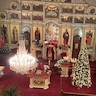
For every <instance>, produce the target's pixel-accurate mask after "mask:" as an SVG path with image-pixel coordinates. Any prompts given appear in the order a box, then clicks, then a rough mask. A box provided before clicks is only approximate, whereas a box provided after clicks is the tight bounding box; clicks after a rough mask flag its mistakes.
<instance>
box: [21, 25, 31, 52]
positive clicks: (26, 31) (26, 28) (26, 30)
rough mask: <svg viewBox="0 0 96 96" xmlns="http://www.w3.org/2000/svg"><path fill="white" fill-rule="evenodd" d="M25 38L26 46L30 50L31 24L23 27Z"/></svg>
mask: <svg viewBox="0 0 96 96" xmlns="http://www.w3.org/2000/svg"><path fill="white" fill-rule="evenodd" d="M22 33H23V38H24V40H25V47H26V49H27V50H28V52H30V46H31V28H30V27H29V26H24V27H23V28H22Z"/></svg>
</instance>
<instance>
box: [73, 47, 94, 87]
mask: <svg viewBox="0 0 96 96" xmlns="http://www.w3.org/2000/svg"><path fill="white" fill-rule="evenodd" d="M72 76H73V79H72V85H75V86H77V87H83V86H87V87H91V84H92V83H91V75H90V65H89V58H88V52H87V48H85V47H84V48H82V49H81V51H80V53H79V56H78V60H77V62H76V63H75V64H74V67H73V70H72Z"/></svg>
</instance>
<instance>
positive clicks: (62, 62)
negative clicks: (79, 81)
mask: <svg viewBox="0 0 96 96" xmlns="http://www.w3.org/2000/svg"><path fill="white" fill-rule="evenodd" d="M65 62H66V61H65V60H64V59H60V60H58V61H57V62H56V64H55V66H57V67H59V66H60V65H61V64H64V63H65Z"/></svg>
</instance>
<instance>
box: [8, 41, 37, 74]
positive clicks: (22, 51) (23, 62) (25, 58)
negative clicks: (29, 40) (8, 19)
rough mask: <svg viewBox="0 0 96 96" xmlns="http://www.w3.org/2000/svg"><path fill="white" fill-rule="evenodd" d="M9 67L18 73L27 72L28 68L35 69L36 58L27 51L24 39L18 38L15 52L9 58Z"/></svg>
mask: <svg viewBox="0 0 96 96" xmlns="http://www.w3.org/2000/svg"><path fill="white" fill-rule="evenodd" d="M9 65H10V69H11V70H12V71H15V72H16V73H20V74H27V72H28V71H29V70H35V69H36V67H37V65H38V64H37V60H36V58H35V57H33V56H32V55H31V54H29V53H27V50H26V48H25V41H24V40H19V48H18V50H17V54H15V55H14V56H13V57H11V58H10V59H9Z"/></svg>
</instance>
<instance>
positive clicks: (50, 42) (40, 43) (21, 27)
mask: <svg viewBox="0 0 96 96" xmlns="http://www.w3.org/2000/svg"><path fill="white" fill-rule="evenodd" d="M54 2H57V1H56V0H55V1H54V0H52V1H50V2H49V1H48V0H47V1H46V0H45V1H35V0H33V2H31V1H29V2H27V1H25V0H23V1H22V3H21V5H20V2H15V1H14V2H12V3H11V4H10V8H9V9H6V10H5V11H4V12H0V31H1V32H0V35H2V36H3V37H4V40H5V42H6V43H9V44H16V43H18V40H19V38H21V36H20V33H22V34H23V37H24V39H25V42H26V43H25V46H26V48H27V49H28V51H29V52H32V53H34V54H35V53H36V50H40V51H42V54H43V57H44V58H48V54H49V52H48V50H49V49H50V48H49V47H50V46H51V47H52V48H51V49H52V50H51V51H52V56H53V57H54V59H57V57H58V55H59V51H60V52H61V53H62V52H66V54H67V55H68V56H69V54H70V57H74V58H77V57H78V54H79V51H80V49H81V48H82V47H83V46H84V45H87V47H88V48H89V49H92V50H93V49H94V50H96V49H95V47H96V44H95V43H96V39H95V35H96V32H95V31H96V28H95V24H96V16H95V15H96V7H95V6H88V5H86V4H76V5H74V4H72V3H71V2H65V1H64V3H61V1H60V2H58V4H57V3H54ZM67 3H68V4H67ZM21 10H22V11H21ZM3 27H4V28H3ZM48 48H49V49H48ZM45 53H46V54H45ZM75 53H77V54H75ZM90 53H92V52H90ZM35 56H36V54H35Z"/></svg>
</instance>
